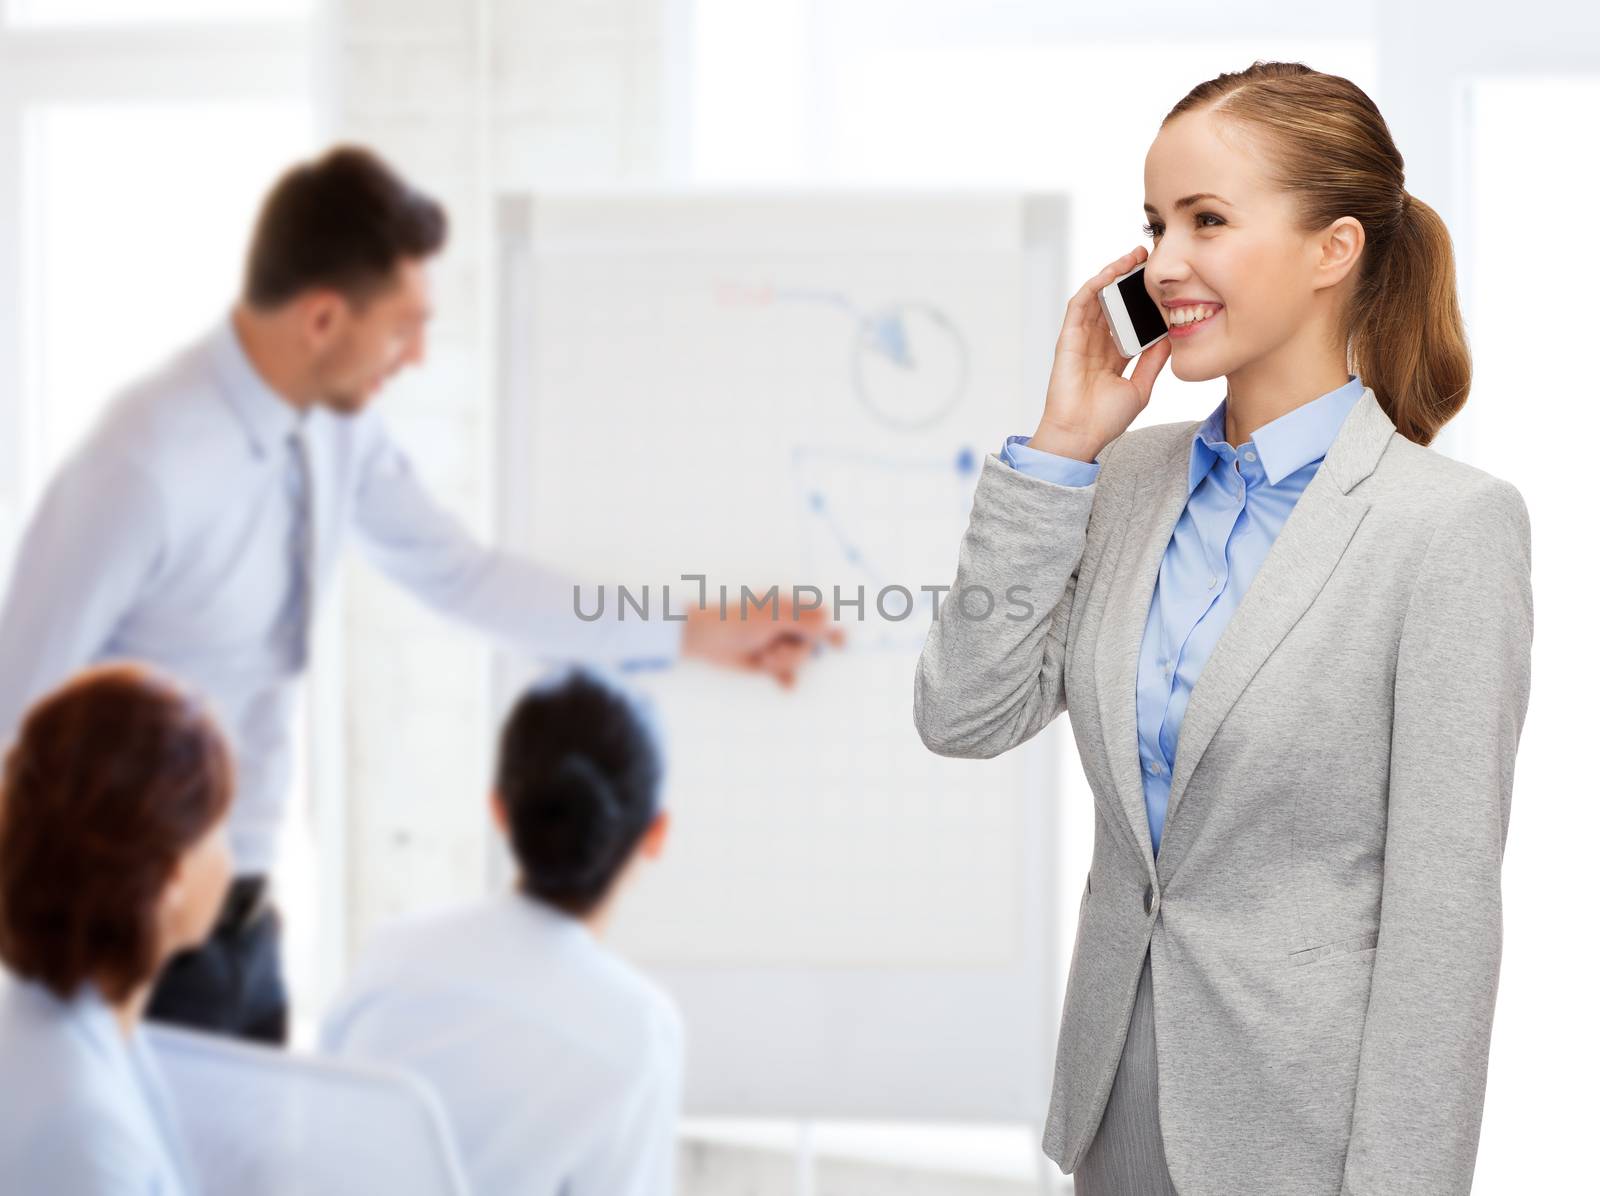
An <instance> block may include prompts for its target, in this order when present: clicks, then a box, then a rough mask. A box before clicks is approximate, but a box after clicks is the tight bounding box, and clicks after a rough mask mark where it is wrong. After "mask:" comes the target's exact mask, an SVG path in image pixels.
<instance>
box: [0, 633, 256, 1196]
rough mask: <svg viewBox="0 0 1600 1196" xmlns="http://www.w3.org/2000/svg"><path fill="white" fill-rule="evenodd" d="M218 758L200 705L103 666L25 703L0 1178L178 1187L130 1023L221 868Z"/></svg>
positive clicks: (225, 757) (18, 1187)
mask: <svg viewBox="0 0 1600 1196" xmlns="http://www.w3.org/2000/svg"><path fill="white" fill-rule="evenodd" d="M232 795H233V765H232V761H231V757H230V754H229V749H228V747H227V744H226V743H225V741H224V739H223V737H222V734H221V732H220V731H219V730H218V729H217V727H216V725H215V724H214V723H213V722H212V720H211V718H210V717H209V716H208V715H207V713H206V712H205V710H204V709H203V708H202V707H201V706H200V705H199V704H198V703H197V702H196V700H195V699H193V698H191V697H190V696H189V695H188V694H187V693H185V692H184V691H182V690H180V689H178V688H176V687H175V686H173V685H171V684H169V683H168V682H166V681H165V680H163V679H162V678H161V677H160V676H159V675H157V674H155V673H151V672H148V671H146V670H143V669H139V668H135V667H133V666H130V665H105V666H101V667H99V668H95V669H91V670H89V671H87V672H84V673H81V674H79V675H78V676H77V677H76V678H74V679H73V680H71V681H69V682H68V683H67V684H65V685H64V686H62V687H61V688H60V689H58V690H56V691H55V692H54V693H52V694H50V695H48V696H46V697H45V698H43V699H41V700H40V701H39V702H38V703H37V704H36V705H35V706H34V707H33V708H32V709H31V710H30V711H29V713H28V715H27V717H26V719H25V720H24V721H23V724H22V728H21V731H20V733H19V734H18V736H17V740H16V742H15V743H14V744H13V746H12V747H11V750H10V752H9V754H8V755H7V757H6V762H5V773H4V781H3V788H0V959H3V960H4V962H5V965H6V968H7V969H8V971H9V972H10V976H8V977H7V978H6V979H5V980H4V981H3V982H0V1190H4V1191H6V1192H28V1193H35V1192H38V1193H45V1192H48V1193H51V1194H52V1196H111V1194H113V1193H128V1194H129V1196H133V1194H134V1193H137V1194H138V1196H187V1194H189V1193H192V1192H194V1191H195V1186H194V1183H193V1177H192V1174H191V1172H190V1170H189V1165H188V1162H187V1158H186V1153H185V1149H184V1146H183V1143H182V1140H181V1137H180V1135H179V1132H178V1129H177V1126H176V1123H175V1120H174V1116H173V1110H172V1107H171V1105H170V1103H169V1101H168V1098H167V1095H166V1091H165V1089H164V1088H163V1086H162V1083H161V1079H160V1076H159V1074H158V1072H157V1070H156V1066H155V1063H154V1061H153V1060H152V1058H151V1056H150V1053H149V1048H148V1047H147V1045H146V1043H145V1041H144V1038H143V1035H142V1033H141V1031H140V1026H139V1023H140V1015H141V1013H142V1012H143V1009H144V1005H145V1002H146V1001H147V999H148V998H149V995H150V991H151V986H152V985H153V984H154V982H155V979H156V976H157V975H158V974H159V973H160V971H161V968H162V965H163V964H164V963H165V962H166V961H167V959H168V958H169V957H170V956H172V955H173V954H174V953H175V952H177V951H180V950H183V949H185V948H188V947H192V946H193V945H194V944H196V943H199V942H202V941H203V940H204V939H205V937H206V935H207V934H208V933H209V932H210V929H211V924H212V922H213V921H214V920H215V919H216V916H217V911H218V909H219V908H220V906H221V903H222V898H223V894H224V893H225V892H226V891H227V887H228V882H229V879H230V877H231V876H232V871H233V864H232V856H231V854H230V852H229V849H228V841H227V838H226V834H225V831H224V817H223V816H224V815H225V814H226V813H227V810H228V805H229V802H230V801H231V799H232Z"/></svg>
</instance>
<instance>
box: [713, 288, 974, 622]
mask: <svg viewBox="0 0 1600 1196" xmlns="http://www.w3.org/2000/svg"><path fill="white" fill-rule="evenodd" d="M717 295H718V300H719V302H721V303H722V304H724V305H729V306H743V307H747V308H750V307H757V308H759V307H762V306H768V305H770V306H773V307H781V306H787V305H801V304H805V305H816V306H821V307H824V308H828V309H832V310H836V311H838V312H839V313H840V314H841V315H842V316H843V317H844V321H842V322H841V333H842V334H844V335H848V336H849V337H850V345H849V364H848V391H849V394H850V395H851V396H852V398H853V400H854V403H855V405H856V406H857V408H858V410H859V411H860V412H861V413H863V414H864V415H866V416H867V417H868V419H869V420H871V421H872V423H874V424H876V425H878V428H879V431H878V434H877V435H876V436H875V437H874V438H872V439H871V441H870V442H869V443H870V444H873V445H881V446H882V447H881V448H868V449H863V448H861V447H859V442H858V444H856V445H852V446H851V447H841V446H837V445H830V444H821V443H797V444H795V445H793V446H792V447H791V449H790V454H789V466H790V481H791V485H792V488H793V494H794V500H795V502H796V503H797V504H798V505H799V508H800V510H802V511H803V512H804V513H805V516H806V528H807V535H808V539H809V544H808V548H809V551H810V554H811V563H812V565H813V566H814V571H815V573H816V575H818V576H831V577H837V578H840V579H841V580H840V581H839V582H838V583H836V584H838V585H839V587H840V592H841V599H840V600H841V602H845V601H851V600H854V599H857V598H859V599H861V600H862V605H861V607H860V608H859V611H858V617H859V619H860V628H859V630H855V631H853V632H852V645H851V646H852V650H853V651H858V652H859V651H867V652H871V651H885V652H896V653H899V652H912V653H915V652H917V651H919V650H920V648H921V646H922V642H923V640H924V638H925V636H926V634H927V626H928V622H929V621H930V620H931V619H932V617H933V610H934V604H935V602H936V601H937V600H938V599H937V598H936V595H935V593H934V592H931V591H929V590H926V589H924V588H923V587H924V586H925V585H938V584H942V583H941V581H940V580H939V579H938V578H937V577H935V576H932V575H929V574H928V573H927V572H926V570H927V568H928V565H929V564H930V562H929V560H928V558H927V555H926V553H919V552H917V551H916V550H915V547H914V543H913V540H912V539H911V538H909V537H907V536H906V535H905V534H904V531H905V529H906V528H907V526H908V525H909V524H911V523H913V522H914V521H920V520H926V519H928V518H929V517H934V518H937V519H939V521H940V523H941V524H945V525H948V523H949V522H950V521H952V520H954V521H958V522H959V520H960V519H961V518H963V517H964V515H965V512H966V510H967V508H968V507H969V506H970V504H971V499H972V490H973V487H974V486H975V485H976V482H977V475H978V470H979V467H980V465H981V463H982V458H981V456H980V454H979V452H978V450H977V448H976V447H974V446H972V445H970V444H962V445H957V446H955V447H953V448H951V449H949V450H948V451H944V452H939V451H937V450H933V451H929V450H928V449H925V448H923V447H922V445H921V444H920V443H918V444H917V445H916V446H915V447H914V448H910V449H908V450H901V451H896V446H898V445H903V444H905V442H906V441H907V440H911V439H913V438H915V439H916V440H918V441H922V440H926V439H928V438H929V437H930V436H931V437H932V438H935V439H937V438H938V432H939V429H940V425H941V424H944V423H946V422H947V421H948V417H949V416H951V415H952V413H953V412H954V411H955V410H956V408H957V407H958V406H959V405H960V402H961V400H962V399H963V398H964V397H965V395H966V391H967V385H968V378H969V373H970V369H971V364H970V350H969V348H968V344H967V339H966V337H965V336H964V335H963V333H962V331H961V329H960V327H959V325H958V324H957V322H956V321H955V320H954V319H952V318H951V317H950V315H948V314H947V313H946V312H945V311H944V310H943V309H941V308H940V307H938V306H937V305H935V304H932V303H927V302H922V301H901V302H892V303H888V304H885V305H881V306H877V307H868V306H866V305H864V304H862V303H861V302H859V301H858V300H856V299H855V298H853V297H852V296H851V295H850V294H849V293H848V292H846V291H842V290H829V289H825V288H817V287H792V286H779V285H773V284H758V285H749V284H737V283H733V282H729V281H727V280H722V281H720V282H719V283H718V285H717ZM923 434H927V435H923ZM831 597H832V596H831V595H825V601H828V600H831Z"/></svg>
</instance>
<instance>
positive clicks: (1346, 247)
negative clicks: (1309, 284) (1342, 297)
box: [1316, 216, 1367, 288]
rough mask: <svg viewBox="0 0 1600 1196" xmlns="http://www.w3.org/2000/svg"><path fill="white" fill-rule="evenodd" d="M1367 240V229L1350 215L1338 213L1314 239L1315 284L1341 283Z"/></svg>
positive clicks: (1318, 285)
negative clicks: (1317, 238) (1317, 253)
mask: <svg viewBox="0 0 1600 1196" xmlns="http://www.w3.org/2000/svg"><path fill="white" fill-rule="evenodd" d="M1366 243H1367V230H1366V229H1365V228H1364V227H1362V224H1361V221H1359V220H1357V219H1356V218H1355V217H1354V216H1341V217H1339V219H1337V220H1335V221H1334V222H1333V223H1332V224H1330V225H1328V227H1327V228H1326V229H1324V230H1323V232H1322V235H1321V237H1320V238H1319V240H1318V250H1319V256H1318V259H1317V267H1316V271H1317V287H1318V288H1321V287H1331V286H1337V285H1338V284H1339V283H1341V282H1343V281H1344V279H1345V277H1346V276H1347V275H1348V274H1349V273H1350V271H1351V270H1353V269H1355V266H1356V262H1358V261H1359V260H1360V259H1361V251H1362V249H1363V248H1365V246H1366Z"/></svg>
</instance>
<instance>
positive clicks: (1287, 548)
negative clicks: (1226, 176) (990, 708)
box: [1095, 387, 1395, 885]
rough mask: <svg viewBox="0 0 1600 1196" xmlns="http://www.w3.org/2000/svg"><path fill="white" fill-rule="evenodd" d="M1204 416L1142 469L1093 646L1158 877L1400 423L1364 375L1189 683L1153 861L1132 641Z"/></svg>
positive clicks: (1113, 760) (1116, 746) (1129, 791)
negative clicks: (1233, 714)
mask: <svg viewBox="0 0 1600 1196" xmlns="http://www.w3.org/2000/svg"><path fill="white" fill-rule="evenodd" d="M1199 426H1200V421H1196V422H1194V423H1193V424H1190V425H1189V426H1188V427H1187V428H1186V429H1185V430H1184V432H1183V434H1182V435H1180V436H1179V437H1178V443H1177V444H1176V445H1174V446H1173V448H1172V450H1171V451H1170V452H1169V453H1167V454H1165V455H1164V458H1163V460H1162V461H1161V463H1160V466H1159V468H1158V469H1157V470H1155V471H1153V472H1152V473H1150V474H1147V475H1146V476H1145V477H1144V478H1142V479H1141V480H1140V485H1139V487H1138V492H1137V494H1136V498H1135V508H1134V511H1133V513H1132V516H1131V517H1130V526H1129V529H1128V534H1129V536H1130V538H1131V539H1132V541H1133V545H1134V546H1136V547H1135V549H1134V551H1132V552H1131V553H1127V554H1124V557H1123V561H1124V562H1126V563H1125V564H1123V567H1122V568H1120V569H1119V571H1118V573H1117V575H1116V577H1115V578H1114V579H1113V582H1112V587H1113V588H1112V591H1111V598H1110V601H1109V603H1108V605H1107V613H1106V617H1105V621H1104V622H1103V623H1102V624H1101V628H1100V633H1099V641H1098V643H1097V644H1096V653H1095V665H1096V671H1097V682H1098V686H1099V693H1100V705H1101V722H1102V725H1103V726H1104V727H1105V729H1106V735H1107V743H1106V753H1107V758H1108V759H1109V760H1110V765H1111V773H1112V776H1113V778H1114V779H1115V782H1116V786H1117V794H1118V797H1119V799H1120V803H1121V805H1122V807H1123V811H1124V813H1126V814H1127V816H1128V818H1129V819H1130V820H1131V822H1132V823H1133V830H1134V833H1135V835H1136V836H1137V839H1138V842H1139V843H1140V844H1141V845H1142V846H1143V848H1144V853H1145V860H1146V864H1147V865H1148V867H1149V869H1150V871H1151V873H1152V874H1153V875H1156V876H1158V878H1159V879H1160V880H1161V883H1162V884H1163V885H1165V884H1166V883H1167V882H1169V881H1170V880H1171V877H1172V874H1173V871H1174V870H1175V869H1176V868H1177V866H1178V864H1179V862H1180V861H1181V859H1182V856H1183V846H1184V843H1185V842H1186V840H1187V834H1188V828H1189V827H1190V825H1191V824H1192V823H1194V820H1195V819H1196V818H1202V817H1203V816H1204V814H1205V810H1204V809H1203V808H1201V809H1200V810H1198V811H1197V812H1196V813H1195V814H1194V815H1192V816H1191V817H1189V818H1187V819H1185V820H1184V821H1183V822H1179V821H1177V818H1176V815H1177V812H1178V810H1179V808H1180V807H1181V805H1182V801H1183V797H1184V794H1185V792H1186V790H1187V786H1188V782H1189V779H1190V777H1192V776H1193V775H1194V770H1195V767H1196V766H1197V765H1198V764H1199V762H1200V759H1201V757H1202V756H1204V755H1205V750H1206V748H1207V747H1208V746H1209V745H1210V743H1211V740H1212V738H1213V737H1214V736H1215V735H1216V732H1217V728H1218V727H1219V726H1221V724H1222V720H1223V718H1225V717H1226V716H1227V713H1228V711H1229V710H1230V709H1232V707H1233V704H1234V703H1235V702H1236V701H1237V700H1238V698H1239V695H1240V694H1241V693H1243V692H1244V688H1245V686H1246V685H1248V684H1249V683H1250V680H1251V678H1253V677H1254V676H1255V675H1256V673H1257V672H1258V671H1259V670H1260V668H1261V666H1262V665H1263V664H1264V663H1265V662H1266V660H1267V657H1268V656H1270V655H1271V654H1272V651H1273V649H1275V648H1276V647H1277V646H1278V644H1279V643H1280V642H1281V641H1282V639H1283V637H1284V636H1286V635H1287V634H1288V633H1289V629H1290V628H1292V627H1293V626H1294V624H1295V623H1296V622H1297V621H1298V620H1299V618H1300V616H1301V615H1303V614H1304V613H1305V612H1306V610H1307V608H1309V607H1310V605H1311V604H1312V602H1314V601H1315V600H1316V597H1317V594H1318V593H1319V592H1320V591H1321V589H1322V587H1323V585H1324V583H1326V581H1327V580H1328V577H1329V575H1330V574H1332V572H1333V570H1334V567H1335V566H1336V565H1337V564H1338V563H1339V559H1340V557H1342V556H1343V555H1344V551H1345V548H1346V547H1347V546H1348V545H1349V543H1350V540H1351V537H1352V536H1354V535H1355V531H1356V528H1357V526H1359V524H1360V523H1361V520H1362V518H1363V517H1364V516H1365V515H1366V513H1367V509H1368V507H1369V506H1370V505H1371V504H1370V503H1369V502H1368V501H1367V500H1365V499H1362V498H1355V497H1351V496H1350V494H1349V491H1350V490H1351V488H1352V487H1354V486H1355V485H1356V483H1358V482H1360V481H1361V480H1362V479H1363V478H1365V477H1367V476H1368V475H1369V474H1370V473H1371V472H1372V470H1373V469H1374V468H1375V467H1376V465H1377V463H1378V458H1379V457H1381V456H1382V455H1383V450H1384V449H1385V448H1386V447H1387V445H1388V442H1389V437H1390V436H1391V435H1393V434H1394V430H1395V429H1394V424H1393V422H1392V421H1391V420H1390V419H1389V416H1388V414H1387V413H1386V412H1385V411H1384V410H1383V408H1382V407H1381V406H1380V405H1379V404H1378V401H1377V398H1376V396H1375V395H1374V393H1373V391H1372V388H1371V387H1368V388H1367V389H1366V390H1365V391H1363V392H1362V395H1361V398H1360V399H1359V400H1357V402H1356V405H1355V406H1354V407H1353V408H1351V410H1350V414H1349V416H1348V417H1347V418H1346V419H1345V422H1344V423H1343V424H1342V425H1341V426H1340V429H1339V434H1338V436H1336V437H1335V438H1334V442H1333V444H1332V445H1331V446H1330V447H1329V449H1328V452H1327V455H1326V456H1325V457H1324V458H1323V461H1322V464H1321V465H1320V466H1319V467H1318V469H1317V472H1316V474H1315V475H1314V476H1313V477H1312V479H1311V481H1310V483H1308V484H1307V486H1306V489H1305V492H1304V493H1302V494H1301V496H1300V499H1299V501H1298V502H1296V503H1295V506H1294V509H1293V510H1292V511H1290V513H1289V517H1288V519H1286V520H1285V521H1284V525H1283V529H1282V530H1281V531H1280V532H1279V534H1278V537H1277V539H1276V540H1275V541H1274V542H1273V545H1272V547H1271V548H1270V549H1269V550H1268V552H1267V555H1266V557H1265V559H1264V560H1263V561H1262V565H1261V569H1260V571H1259V572H1258V573H1257V574H1256V576H1255V578H1254V580H1253V581H1252V582H1251V583H1250V588H1249V589H1248V590H1247V591H1246V592H1245V595H1244V597H1243V598H1242V599H1241V600H1240V602H1239V605H1238V607H1237V608H1236V609H1235V610H1234V612H1233V616H1232V617H1231V618H1230V619H1229V621H1228V626H1227V627H1226V628H1225V629H1224V631H1223V634H1222V637H1221V638H1220V639H1219V641H1218V642H1217V646H1216V648H1215V649H1214V650H1213V651H1212V653H1211V656H1210V658H1209V659H1208V660H1207V661H1206V665H1205V667H1204V668H1203V669H1202V670H1201V673H1200V676H1199V678H1198V679H1197V680H1196V682H1195V686H1194V690H1193V692H1191V693H1190V695H1189V704H1188V707H1187V709H1186V710H1185V712H1184V718H1183V725H1182V727H1181V728H1180V729H1179V732H1178V749H1177V757H1176V759H1175V760H1174V761H1173V767H1172V785H1171V791H1170V794H1169V796H1168V799H1167V814H1166V821H1165V823H1164V825H1163V828H1162V834H1161V842H1162V846H1161V855H1160V858H1159V861H1158V860H1157V859H1156V857H1155V855H1154V852H1153V850H1152V847H1151V842H1150V824H1149V820H1148V815H1147V814H1146V812H1145V805H1144V783H1143V780H1142V779H1141V776H1140V772H1139V747H1138V721H1137V720H1138V715H1137V708H1136V704H1135V695H1136V688H1137V685H1138V669H1139V652H1140V648H1141V646H1142V644H1143V641H1144V629H1145V623H1146V621H1147V618H1148V616H1149V612H1150V601H1151V598H1152V597H1153V596H1154V591H1155V584H1156V578H1157V576H1158V574H1159V572H1160V568H1161V561H1162V558H1163V557H1164V556H1165V555H1166V550H1167V545H1168V543H1169V542H1170V540H1171V538H1172V532H1173V530H1174V528H1175V527H1176V525H1177V521H1178V517H1179V515H1181V514H1182V512H1183V508H1184V506H1185V505H1186V504H1187V502H1188V500H1189V495H1188V490H1187V487H1188V469H1187V460H1188V452H1189V445H1190V443H1191V442H1192V440H1193V438H1194V431H1195V429H1197V428H1198V427H1199ZM1202 806H1203V803H1202Z"/></svg>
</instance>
